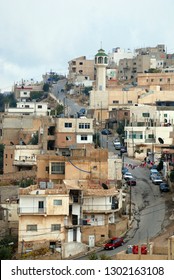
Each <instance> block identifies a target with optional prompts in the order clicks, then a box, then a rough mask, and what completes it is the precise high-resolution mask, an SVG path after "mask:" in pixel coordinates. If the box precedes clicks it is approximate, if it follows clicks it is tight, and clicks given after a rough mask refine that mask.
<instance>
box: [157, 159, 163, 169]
mask: <svg viewBox="0 0 174 280" xmlns="http://www.w3.org/2000/svg"><path fill="white" fill-rule="evenodd" d="M157 170H158V171H161V170H163V161H162V160H160V162H159V164H158V166H157Z"/></svg>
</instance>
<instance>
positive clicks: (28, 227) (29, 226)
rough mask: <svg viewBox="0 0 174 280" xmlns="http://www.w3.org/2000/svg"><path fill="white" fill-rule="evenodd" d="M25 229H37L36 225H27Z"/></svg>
mask: <svg viewBox="0 0 174 280" xmlns="http://www.w3.org/2000/svg"><path fill="white" fill-rule="evenodd" d="M27 231H37V225H27Z"/></svg>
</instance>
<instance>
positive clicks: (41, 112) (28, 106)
mask: <svg viewBox="0 0 174 280" xmlns="http://www.w3.org/2000/svg"><path fill="white" fill-rule="evenodd" d="M5 113H7V114H9V115H15V114H17V115H36V116H47V115H49V113H50V108H49V106H48V103H46V102H27V101H21V102H17V107H14V108H9V107H6V108H5Z"/></svg>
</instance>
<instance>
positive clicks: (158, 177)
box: [152, 176, 163, 185]
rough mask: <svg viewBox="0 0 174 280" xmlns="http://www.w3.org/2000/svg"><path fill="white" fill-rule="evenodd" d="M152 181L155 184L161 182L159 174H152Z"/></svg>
mask: <svg viewBox="0 0 174 280" xmlns="http://www.w3.org/2000/svg"><path fill="white" fill-rule="evenodd" d="M152 183H153V184H155V185H160V184H161V183H163V180H162V178H161V177H160V176H154V177H153V178H152Z"/></svg>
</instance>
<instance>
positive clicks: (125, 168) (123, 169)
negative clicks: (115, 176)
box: [122, 167, 129, 175]
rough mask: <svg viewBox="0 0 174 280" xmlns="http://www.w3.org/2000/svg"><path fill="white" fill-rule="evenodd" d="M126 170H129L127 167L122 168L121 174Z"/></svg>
mask: <svg viewBox="0 0 174 280" xmlns="http://www.w3.org/2000/svg"><path fill="white" fill-rule="evenodd" d="M126 172H129V169H128V168H127V167H123V168H122V174H123V175H124V174H125V173H126Z"/></svg>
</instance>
